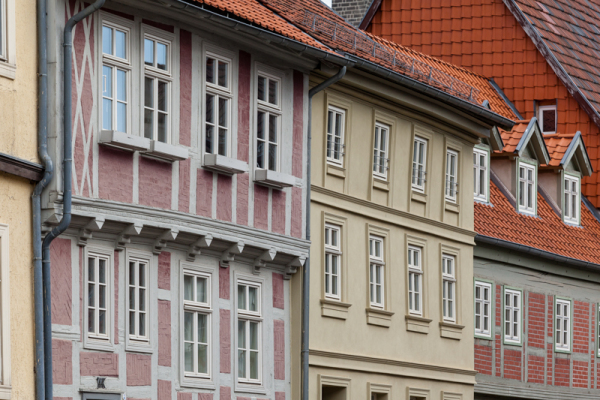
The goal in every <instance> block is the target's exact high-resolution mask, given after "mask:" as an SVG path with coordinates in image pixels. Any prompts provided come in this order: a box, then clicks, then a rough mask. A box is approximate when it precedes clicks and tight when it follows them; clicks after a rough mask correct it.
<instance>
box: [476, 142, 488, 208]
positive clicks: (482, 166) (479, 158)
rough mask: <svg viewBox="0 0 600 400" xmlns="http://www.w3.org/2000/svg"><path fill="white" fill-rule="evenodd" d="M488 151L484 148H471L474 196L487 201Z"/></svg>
mask: <svg viewBox="0 0 600 400" xmlns="http://www.w3.org/2000/svg"><path fill="white" fill-rule="evenodd" d="M487 165H488V153H487V152H486V151H484V150H479V149H473V182H474V197H475V199H477V200H481V201H487V194H488V174H487V168H488V166H487Z"/></svg>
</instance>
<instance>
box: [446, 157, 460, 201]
mask: <svg viewBox="0 0 600 400" xmlns="http://www.w3.org/2000/svg"><path fill="white" fill-rule="evenodd" d="M457 189H458V153H457V152H455V151H452V150H446V200H448V201H451V202H453V203H455V202H456V194H457V193H458V190H457Z"/></svg>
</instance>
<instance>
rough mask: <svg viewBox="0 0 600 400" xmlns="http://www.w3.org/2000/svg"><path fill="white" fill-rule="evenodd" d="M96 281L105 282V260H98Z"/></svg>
mask: <svg viewBox="0 0 600 400" xmlns="http://www.w3.org/2000/svg"><path fill="white" fill-rule="evenodd" d="M98 282H100V283H106V260H98Z"/></svg>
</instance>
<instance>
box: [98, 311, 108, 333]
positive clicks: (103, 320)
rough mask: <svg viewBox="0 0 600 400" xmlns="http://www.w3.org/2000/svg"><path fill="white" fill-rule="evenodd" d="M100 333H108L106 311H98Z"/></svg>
mask: <svg viewBox="0 0 600 400" xmlns="http://www.w3.org/2000/svg"><path fill="white" fill-rule="evenodd" d="M98 333H100V334H103V335H104V334H106V311H104V310H100V311H98Z"/></svg>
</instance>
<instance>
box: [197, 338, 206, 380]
mask: <svg viewBox="0 0 600 400" xmlns="http://www.w3.org/2000/svg"><path fill="white" fill-rule="evenodd" d="M198 372H199V373H201V374H206V373H208V346H207V345H205V344H199V345H198Z"/></svg>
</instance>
